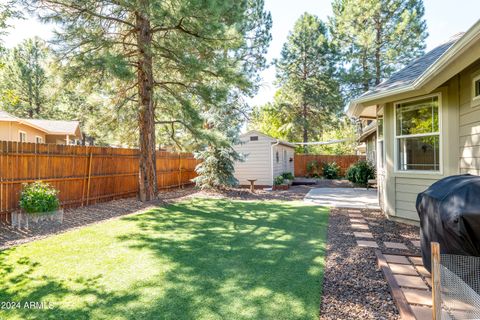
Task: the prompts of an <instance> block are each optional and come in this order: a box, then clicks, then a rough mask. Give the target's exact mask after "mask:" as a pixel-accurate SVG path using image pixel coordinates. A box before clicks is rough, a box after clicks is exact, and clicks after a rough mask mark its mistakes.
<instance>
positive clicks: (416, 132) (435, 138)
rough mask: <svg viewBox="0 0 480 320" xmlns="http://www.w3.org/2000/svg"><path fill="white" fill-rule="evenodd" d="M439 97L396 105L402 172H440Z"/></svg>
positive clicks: (396, 134) (397, 167) (398, 163)
mask: <svg viewBox="0 0 480 320" xmlns="http://www.w3.org/2000/svg"><path fill="white" fill-rule="evenodd" d="M439 110H440V107H439V95H435V96H429V97H425V98H420V99H418V100H410V101H406V102H401V103H397V104H395V144H396V146H395V150H396V157H395V159H396V169H397V170H398V171H430V172H435V171H440V120H439V118H440V115H439Z"/></svg>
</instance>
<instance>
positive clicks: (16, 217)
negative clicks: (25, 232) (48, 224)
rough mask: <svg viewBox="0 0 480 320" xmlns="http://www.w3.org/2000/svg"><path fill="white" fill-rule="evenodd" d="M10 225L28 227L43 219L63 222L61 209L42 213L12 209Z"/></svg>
mask: <svg viewBox="0 0 480 320" xmlns="http://www.w3.org/2000/svg"><path fill="white" fill-rule="evenodd" d="M11 221H12V227H16V228H22V226H24V227H25V228H27V229H28V228H29V226H30V225H35V224H37V223H40V222H43V221H52V222H58V223H63V209H59V210H56V211H52V212H42V213H26V212H23V211H14V212H12V213H11Z"/></svg>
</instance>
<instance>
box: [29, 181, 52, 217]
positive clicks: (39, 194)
mask: <svg viewBox="0 0 480 320" xmlns="http://www.w3.org/2000/svg"><path fill="white" fill-rule="evenodd" d="M59 206H60V201H59V200H58V190H56V189H55V188H54V187H52V186H51V185H49V184H48V183H45V182H42V181H37V182H33V183H30V184H27V183H25V184H24V185H23V189H22V192H21V194H20V208H22V209H23V210H24V211H25V212H27V213H44V212H51V211H55V210H57V209H58V207H59Z"/></svg>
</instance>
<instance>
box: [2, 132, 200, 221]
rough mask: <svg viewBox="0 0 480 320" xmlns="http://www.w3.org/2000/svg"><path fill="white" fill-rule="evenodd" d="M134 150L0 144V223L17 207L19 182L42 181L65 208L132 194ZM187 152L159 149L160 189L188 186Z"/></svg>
mask: <svg viewBox="0 0 480 320" xmlns="http://www.w3.org/2000/svg"><path fill="white" fill-rule="evenodd" d="M138 152H139V151H138V149H124V148H108V147H91V146H66V145H56V144H35V143H20V142H11V141H0V220H6V218H7V214H8V213H9V212H11V211H13V210H15V209H17V208H18V201H19V195H20V191H21V188H22V183H27V182H33V181H35V180H42V181H45V182H48V183H50V184H51V185H53V186H54V187H55V188H57V189H58V190H59V191H60V193H59V198H60V202H61V204H62V206H63V207H78V206H83V205H89V204H93V203H96V202H101V201H108V200H113V199H119V198H126V197H132V196H135V195H136V194H137V192H138V172H139V160H138ZM196 164H197V160H195V159H194V158H193V155H192V154H191V153H171V152H161V151H157V163H156V165H157V183H158V188H159V190H163V189H168V188H175V187H180V186H182V185H185V184H190V183H191V179H192V178H194V177H195V176H196V173H195V166H196Z"/></svg>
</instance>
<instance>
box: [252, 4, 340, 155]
mask: <svg viewBox="0 0 480 320" xmlns="http://www.w3.org/2000/svg"><path fill="white" fill-rule="evenodd" d="M335 57H336V55H335V52H334V50H333V48H332V47H331V45H330V41H329V35H328V30H327V27H326V25H325V24H324V23H323V22H322V21H321V20H320V19H319V18H318V17H316V16H314V15H311V14H309V13H304V14H303V15H302V16H301V17H300V18H299V19H298V20H297V21H296V23H295V26H294V28H293V31H292V32H291V33H290V35H289V36H288V39H287V42H286V43H285V44H284V45H283V48H282V51H281V57H280V59H278V60H276V61H275V66H276V70H277V75H276V78H277V84H278V85H279V87H280V89H279V91H278V92H277V94H276V96H275V102H274V104H273V107H274V108H275V109H277V111H276V112H274V113H276V114H277V115H282V116H281V119H282V121H283V124H282V125H281V126H282V128H279V129H278V131H290V134H289V136H291V137H292V138H293V137H297V138H300V139H301V141H303V142H308V141H311V140H312V138H313V139H319V138H321V136H322V132H323V131H326V130H327V129H328V127H329V126H330V125H331V124H332V123H334V122H335V121H336V118H337V115H338V113H339V112H340V111H341V108H342V99H341V95H340V91H339V85H338V82H337V81H336V75H335ZM271 108H272V105H270V106H268V109H269V110H265V111H266V112H270V113H272V111H273V110H271ZM261 112H262V111H260V113H261ZM255 116H257V117H260V118H261V117H263V116H262V115H261V114H259V113H258V110H257V112H256V115H255ZM304 150H305V151H307V150H308V148H307V147H306V146H305V148H304Z"/></svg>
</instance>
